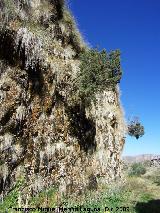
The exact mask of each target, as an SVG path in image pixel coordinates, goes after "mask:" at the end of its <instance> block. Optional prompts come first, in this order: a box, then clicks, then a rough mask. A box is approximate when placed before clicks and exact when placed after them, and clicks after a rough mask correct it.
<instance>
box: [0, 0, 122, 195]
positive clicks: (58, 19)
mask: <svg viewBox="0 0 160 213" xmlns="http://www.w3.org/2000/svg"><path fill="white" fill-rule="evenodd" d="M0 17H1V19H0V193H1V194H3V195H6V194H7V193H8V192H9V190H10V189H12V188H13V187H14V185H15V183H16V181H17V180H18V178H20V177H22V176H23V177H24V179H25V187H24V188H23V190H24V191H25V192H27V193H28V194H30V195H34V194H36V193H37V192H39V191H41V190H43V188H45V187H49V186H51V185H56V186H58V187H59V191H60V192H61V193H72V192H77V193H79V192H81V191H82V190H83V189H84V188H86V187H88V188H92V187H93V186H95V187H97V184H98V183H99V182H101V181H103V182H109V181H111V180H113V179H114V178H115V177H119V176H120V170H121V159H120V156H121V152H122V149H123V145H124V136H125V124H124V121H123V113H122V110H121V106H120V102H119V93H118V89H117V90H116V91H112V90H110V91H104V92H103V93H102V94H97V96H96V100H97V101H96V104H94V103H92V105H91V106H90V107H89V108H85V107H84V106H82V105H80V104H78V103H77V102H76V103H75V101H74V100H75V97H76V94H74V85H73V80H74V78H75V77H76V73H77V72H78V70H79V63H80V62H79V61H78V57H77V56H78V54H79V53H80V52H82V51H83V50H84V49H85V48H86V47H85V45H84V43H83V41H82V39H81V36H80V34H79V32H78V31H77V28H76V26H75V23H74V21H73V19H72V17H71V15H70V13H69V12H68V10H67V9H66V7H65V6H64V2H63V1H60V0H54V1H52V0H48V1H43V0H36V1H35V0H21V1H20V0H2V1H1V3H0Z"/></svg>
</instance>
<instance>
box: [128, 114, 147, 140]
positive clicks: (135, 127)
mask: <svg viewBox="0 0 160 213" xmlns="http://www.w3.org/2000/svg"><path fill="white" fill-rule="evenodd" d="M144 133H145V132H144V126H143V125H142V124H141V122H140V121H139V119H138V118H134V119H133V120H132V121H130V123H129V125H128V134H129V135H130V136H133V137H135V138H136V139H137V140H138V139H139V138H140V137H142V136H143V135H144Z"/></svg>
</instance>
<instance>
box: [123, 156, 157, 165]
mask: <svg viewBox="0 0 160 213" xmlns="http://www.w3.org/2000/svg"><path fill="white" fill-rule="evenodd" d="M154 158H160V155H153V154H142V155H135V156H123V157H122V159H123V160H124V161H125V162H127V163H135V162H137V163H138V162H143V161H146V160H152V159H154Z"/></svg>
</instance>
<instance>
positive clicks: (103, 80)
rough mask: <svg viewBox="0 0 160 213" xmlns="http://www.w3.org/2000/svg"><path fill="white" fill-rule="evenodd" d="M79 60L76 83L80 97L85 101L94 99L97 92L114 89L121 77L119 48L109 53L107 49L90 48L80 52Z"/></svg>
mask: <svg viewBox="0 0 160 213" xmlns="http://www.w3.org/2000/svg"><path fill="white" fill-rule="evenodd" d="M79 60H80V62H81V63H80V71H79V73H78V76H77V79H76V83H77V85H78V89H79V94H80V97H81V98H82V99H83V100H85V101H91V100H93V99H94V98H95V94H96V93H101V92H103V91H104V90H108V89H111V88H112V89H114V88H115V86H116V84H117V83H118V82H119V81H120V79H121V76H122V71H121V65H120V51H119V50H116V51H112V52H111V53H109V54H107V52H106V50H103V51H101V52H99V51H98V50H97V49H89V50H86V51H84V52H83V53H81V54H80V56H79Z"/></svg>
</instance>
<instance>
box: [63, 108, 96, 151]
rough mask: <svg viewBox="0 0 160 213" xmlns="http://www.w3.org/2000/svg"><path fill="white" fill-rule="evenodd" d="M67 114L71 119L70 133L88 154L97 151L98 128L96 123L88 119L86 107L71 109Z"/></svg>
mask: <svg viewBox="0 0 160 213" xmlns="http://www.w3.org/2000/svg"><path fill="white" fill-rule="evenodd" d="M67 114H68V115H69V118H70V133H71V134H72V135H73V136H74V137H77V138H78V142H79V144H80V147H81V149H82V150H84V151H85V152H86V153H88V152H89V153H93V152H94V151H96V146H97V145H96V141H95V135H96V127H95V123H94V122H93V121H92V120H91V119H89V118H87V117H86V112H85V107H84V106H80V105H76V106H74V107H69V108H68V109H67Z"/></svg>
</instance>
